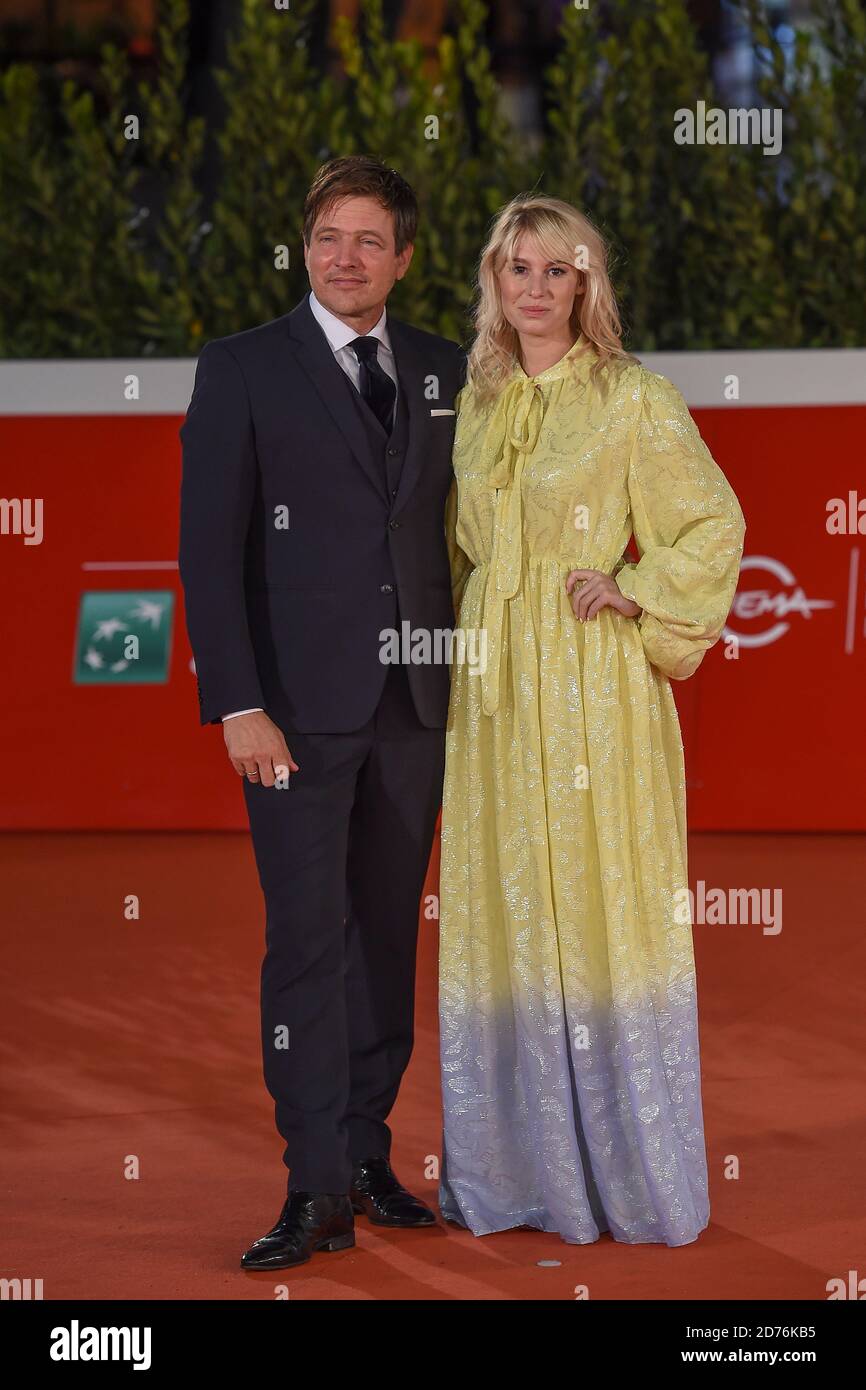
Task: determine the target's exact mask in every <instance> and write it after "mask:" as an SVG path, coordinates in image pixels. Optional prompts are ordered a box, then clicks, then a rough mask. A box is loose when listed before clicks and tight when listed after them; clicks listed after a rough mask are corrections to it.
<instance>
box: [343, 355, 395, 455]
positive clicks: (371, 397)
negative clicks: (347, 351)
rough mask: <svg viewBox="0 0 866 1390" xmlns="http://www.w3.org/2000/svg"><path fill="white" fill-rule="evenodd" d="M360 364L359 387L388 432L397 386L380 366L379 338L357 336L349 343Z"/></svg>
mask: <svg viewBox="0 0 866 1390" xmlns="http://www.w3.org/2000/svg"><path fill="white" fill-rule="evenodd" d="M349 347H350V348H351V349H352V351H353V352H354V354H355V356H356V357H357V359H358V363H359V366H360V373H359V380H358V389H359V390H360V392H361V396H362V398H363V399H364V400H365V401H366V402H367V404H368V406H369V407H370V409H371V410H372V412H373V414H374V415H375V416H376V419H377V420H378V421H379V424H380V425H381V426H382V428H383V429H384V430H385V432H386V434H387V433H388V432H389V431H390V429H391V412H392V410H393V409H394V401H395V399H396V396H397V388H396V387H395V385H394V383H393V381H392V380H391V378H390V377H389V375H388V373H387V372H384V371H383V370H382V368H381V367H380V366H379V359H378V357H377V355H376V354H377V352H378V349H379V339H378V338H355V339H354V341H353V342H351V343H350V344H349Z"/></svg>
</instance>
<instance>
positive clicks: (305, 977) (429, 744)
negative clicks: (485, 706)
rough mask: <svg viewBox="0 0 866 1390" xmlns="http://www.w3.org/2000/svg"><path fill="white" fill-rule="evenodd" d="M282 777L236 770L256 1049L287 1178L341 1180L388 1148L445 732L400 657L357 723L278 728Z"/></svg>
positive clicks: (309, 1183) (301, 1185)
mask: <svg viewBox="0 0 866 1390" xmlns="http://www.w3.org/2000/svg"><path fill="white" fill-rule="evenodd" d="M286 737H287V743H288V746H289V749H290V751H291V754H292V757H293V758H294V760H295V762H296V763H297V764H298V766H299V768H300V771H298V772H295V773H292V774H291V777H290V779H289V786H288V787H287V788H285V789H278V788H276V787H263V786H262V785H261V784H259V783H253V782H249V781H248V780H247V779H246V778H244V796H245V799H246V804H247V812H248V815H249V821H250V830H251V832H252V839H253V849H254V852H255V858H256V866H257V868H258V873H259V881H260V883H261V886H262V891H263V893H264V898H265V910H266V926H265V946H266V950H265V957H264V961H263V963H262V972H261V1022H262V1057H263V1063H264V1076H265V1084H266V1085H267V1088H268V1090H269V1092H270V1094H271V1096H272V1097H273V1099H274V1106H275V1118H276V1125H277V1129H278V1131H279V1133H280V1134H281V1136H282V1138H283V1139H284V1141H285V1150H284V1154H283V1161H284V1163H285V1164H286V1167H287V1168H288V1169H289V1183H288V1186H289V1190H290V1191H291V1190H296V1191H309V1192H333V1193H338V1192H348V1190H349V1186H350V1178H351V1171H352V1166H353V1164H355V1163H358V1162H359V1161H361V1160H362V1159H366V1158H372V1157H374V1156H379V1155H381V1156H384V1157H386V1158H387V1157H388V1156H389V1154H390V1148H391V1133H390V1130H389V1128H388V1126H387V1124H386V1119H387V1117H388V1114H389V1112H390V1110H391V1108H392V1106H393V1104H394V1101H395V1099H396V1096H397V1091H398V1088H399V1085H400V1080H401V1078H402V1076H403V1072H404V1071H405V1069H406V1066H407V1063H408V1061H409V1057H410V1055H411V1052H412V1044H413V1027H414V1004H415V955H416V947H417V935H418V915H419V905H420V898H421V892H422V889H423V886H424V878H425V875H426V871H427V864H428V860H429V857H430V848H431V845H432V841H433V831H434V829H435V824H436V816H437V814H438V811H439V807H440V804H441V795H442V778H443V772H444V762H445V730H444V729H428V728H425V727H424V726H423V725H422V724H421V723H420V722H419V720H418V716H417V714H416V712H415V706H414V703H413V701H412V696H411V693H410V690H409V683H408V680H407V677H406V669H405V667H404V666H402V665H392V666H389V668H388V675H387V677H386V680H385V685H384V689H383V693H382V696H381V698H380V700H379V704H378V706H377V708H376V710H375V712H374V714H373V716H372V718H370V719H369V720H368V721H367V723H366V724H364V725H363V727H362V728H360V729H357V730H355V731H353V732H351V733H338V734H327V733H325V734H297V733H294V734H287V736H286Z"/></svg>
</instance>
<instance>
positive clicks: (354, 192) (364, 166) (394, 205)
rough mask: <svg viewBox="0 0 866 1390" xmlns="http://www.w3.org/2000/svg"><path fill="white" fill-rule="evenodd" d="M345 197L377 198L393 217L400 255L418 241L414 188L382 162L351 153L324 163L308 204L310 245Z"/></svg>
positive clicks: (306, 227)
mask: <svg viewBox="0 0 866 1390" xmlns="http://www.w3.org/2000/svg"><path fill="white" fill-rule="evenodd" d="M343 198H375V199H376V202H377V203H380V204H381V206H382V207H383V208H385V210H386V211H387V212H390V214H391V220H392V222H393V224H394V248H395V250H396V252H397V255H398V256H399V254H400V252H401V251H402V250H403V249H404V247H406V246H408V245H409V243H410V242H413V241H414V240H415V234H416V232H417V230H418V200H417V198H416V197H415V194H414V192H413V191H412V188H411V187H410V186H409V184H408V183H407V182H406V180H405V179H404V178H403V177H402V175H401V174H398V173H397V170H396V169H389V168H388V167H387V165H385V164H383V163H382V161H381V160H380V159H373V157H372V156H371V155H366V154H349V155H343V156H342V157H341V158H340V159H329V160H328V162H327V164H323V165H322V167H321V169H319V171H318V173H317V174H316V177H315V178H314V179H313V183H312V186H311V188H310V191H309V193H308V194H307V196H306V199H305V201H304V241H305V243H306V244H307V246H309V244H310V237H311V236H312V234H313V227H314V226H315V224H316V222H317V221H318V219H319V218H320V217H321V216H322V214H323V213H325V212H327V211H328V209H329V208H331V207H333V205H334V204H335V203H337V202H340V201H342V199H343Z"/></svg>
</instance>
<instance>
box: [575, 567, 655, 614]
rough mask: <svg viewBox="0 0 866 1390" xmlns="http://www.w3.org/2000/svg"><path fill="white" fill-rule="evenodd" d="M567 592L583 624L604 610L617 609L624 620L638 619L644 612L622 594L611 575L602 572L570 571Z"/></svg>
mask: <svg viewBox="0 0 866 1390" xmlns="http://www.w3.org/2000/svg"><path fill="white" fill-rule="evenodd" d="M581 581H582V582H581ZM578 584H579V585H580V587H579V588H578V587H577V586H578ZM565 591H566V593H567V594H569V595H570V596H571V606H572V608H573V609H574V616H575V617H576V618H579V619H580V621H581V622H586V620H587V619H588V618H594V617H595V616H596V615H597V614H598V613H600V612H601V610H602V608H615V609H616V611H617V613H622V615H623V617H624V618H637V617H639V616H640V614H641V613H642V612H643V609H642V608H641V607H640V606H639V605H638V604H636V603H634V602H633V601H632V600H631V599H630V598H626V596H625V594H623V593H621V592H620V589H619V586H618V584H617V583H616V582H615V581H614V580H613V579H611V577H610V575H609V574H603V573H602V571H601V570H570V571H569V574H568V578H567V579H566V581H565Z"/></svg>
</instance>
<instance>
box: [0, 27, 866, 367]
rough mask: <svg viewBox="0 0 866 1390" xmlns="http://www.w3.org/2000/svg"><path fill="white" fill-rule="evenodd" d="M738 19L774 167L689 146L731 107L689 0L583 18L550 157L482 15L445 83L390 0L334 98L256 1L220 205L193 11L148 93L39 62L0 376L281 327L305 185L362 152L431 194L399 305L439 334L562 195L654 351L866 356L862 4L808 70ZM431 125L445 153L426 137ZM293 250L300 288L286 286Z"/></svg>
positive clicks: (24, 74)
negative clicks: (528, 213)
mask: <svg viewBox="0 0 866 1390" xmlns="http://www.w3.org/2000/svg"><path fill="white" fill-rule="evenodd" d="M743 4H744V6H745V8H746V10H747V11H748V12H749V19H750V23H751V24H752V32H753V34H754V36H755V39H756V42H757V43H758V44H760V45H761V46H762V52H763V57H764V78H763V99H764V101H765V102H766V103H767V104H768V105H770V106H772V107H780V108H782V109H783V111H784V147H783V152H782V154H781V155H780V156H779V157H777V158H770V157H766V156H764V154H763V153H762V151H761V148H760V147H759V146H738V145H717V146H709V145H678V144H677V143H676V142H675V141H674V138H673V129H674V111H675V110H676V109H677V108H679V107H689V108H694V106H695V103H696V101H697V100H698V99H702V100H705V101H706V102H707V105H708V106H712V105H714V104H719V100H720V99H719V97H718V95H717V94H715V93H714V91H713V87H712V82H711V78H710V75H709V70H708V63H707V59H706V56H705V54H704V53H703V52H702V50H701V49H700V47H699V45H698V42H697V39H696V35H695V31H694V28H693V26H692V23H691V21H690V19H689V17H688V12H687V8H686V4H685V0H608V3H607V4H606V5H605V6H601V5H600V4H598V3H596V0H590V3H589V6H588V8H587V9H585V10H581V9H576V8H574V7H567V8H566V9H565V11H564V16H563V24H562V31H561V36H560V44H559V48H558V53H557V57H556V59H555V61H554V63H553V65H552V67H551V68H550V69H549V71H548V72H547V74H546V76H545V86H544V111H545V121H544V127H545V131H544V135H543V137H542V138H541V139H540V140H535V141H532V142H529V141H525V140H524V141H521V140H520V139H519V138H518V137H517V136H516V135H515V133H514V132H513V131H512V130H511V129H510V128H509V126H508V124H507V122H506V120H505V119H504V118H503V116H502V114H501V106H500V100H499V92H498V88H497V84H496V81H495V79H494V77H493V74H492V72H491V68H490V62H489V57H488V54H487V51H486V48H485V45H484V40H483V34H484V25H485V6H484V4H483V3H482V0H462V3H460V4H459V6H457V7H456V9H457V10H458V12H459V25H458V28H457V30H456V33H455V34H454V36H449V37H446V38H443V39H442V41H441V42H440V45H439V53H438V62H437V63H436V64H435V65H430V64H427V63H425V62H424V59H423V55H422V54H421V52H420V51H419V49H418V46H417V45H415V44H408V43H399V42H395V41H393V40H392V39H391V38H390V37H389V36H388V34H387V32H386V28H385V25H384V22H383V17H382V6H381V0H368V3H367V4H366V6H365V9H364V16H363V25H362V32H360V33H359V32H357V31H355V30H353V29H352V28H351V27H350V26H349V25H348V24H346V23H344V24H343V26H342V27H341V28H340V29H339V32H338V38H337V41H338V45H339V51H340V56H341V71H340V73H339V75H338V76H336V77H328V76H325V75H324V74H323V73H322V72H320V71H318V70H316V68H315V66H314V64H313V61H312V58H311V56H310V47H309V40H310V25H311V20H312V16H313V10H314V7H315V0H293V4H292V7H291V9H290V10H289V11H286V12H282V11H281V12H278V11H275V10H273V9H270V8H269V7H268V6H265V5H263V4H262V3H261V0H240V3H239V6H238V21H237V25H236V30H235V33H234V38H233V41H232V44H231V46H230V49H229V53H228V57H227V62H226V65H225V69H224V71H222V72H221V73H220V74H219V83H220V87H221V91H222V95H223V99H224V104H225V120H224V122H223V124H222V125H221V128H220V130H219V132H218V133H217V135H216V139H217V143H218V147H219V152H220V168H221V175H220V178H219V182H218V187H217V191H216V196H215V198H214V200H213V204H212V206H211V207H209V208H208V209H206V210H205V209H204V207H203V204H202V199H201V191H200V190H201V169H202V157H203V150H204V143H205V139H204V138H205V131H204V130H203V128H202V122H201V121H200V120H193V119H190V118H189V117H188V116H187V114H186V111H185V106H186V103H185V100H184V91H185V83H186V52H185V33H186V24H187V8H186V3H185V0H165V3H163V5H162V14H163V19H162V24H161V29H160V36H159V49H160V60H159V66H158V79H157V81H156V82H155V83H153V84H150V85H146V86H139V85H137V84H133V83H132V82H131V80H130V76H129V73H128V70H127V68H126V64H125V60H124V58H123V56H122V55H121V54H120V53H118V52H117V51H116V50H112V49H110V48H106V49H105V50H103V55H104V62H103V67H102V71H101V76H100V93H99V100H98V102H97V101H94V98H93V95H92V94H91V93H90V92H87V91H81V90H78V89H77V88H76V87H75V85H74V84H72V83H68V82H67V83H66V84H65V85H64V86H63V87H62V89H61V91H60V92H59V93H58V92H57V91H56V90H55V89H54V88H53V87H51V86H50V85H49V82H48V78H47V77H46V76H45V75H44V74H41V73H40V72H39V71H37V70H36V69H35V68H33V67H31V66H27V65H16V66H14V67H12V68H10V69H9V70H8V71H7V72H6V74H5V76H4V78H3V81H2V87H0V356H5V357H76V356H91V357H100V356H110V355H125V354H134V355H138V354H154V355H160V356H170V355H185V354H188V353H195V352H196V351H197V350H198V348H199V347H200V346H201V344H202V342H204V341H205V340H206V339H208V338H212V337H214V336H217V335H219V334H224V333H230V332H234V331H235V330H238V329H241V328H244V327H247V326H249V325H251V324H255V323H260V322H262V321H264V320H266V319H269V318H273V317H275V316H277V315H278V314H281V313H283V312H285V311H286V309H287V308H289V307H291V306H292V305H293V304H294V303H295V302H296V301H297V299H298V298H300V296H301V295H302V294H303V292H304V291H305V289H306V287H307V281H306V275H305V272H304V266H303V255H302V249H301V238H300V212H301V205H302V202H303V196H304V193H305V190H306V188H307V185H308V183H309V181H310V178H311V176H312V174H313V173H314V171H315V169H316V167H317V166H318V165H319V163H320V162H321V161H322V160H323V159H325V158H328V157H330V156H331V155H333V154H339V153H351V152H355V151H366V152H369V153H373V154H377V155H380V156H381V157H382V158H384V159H386V160H387V161H388V162H390V163H393V164H395V165H396V166H397V167H398V168H400V170H401V171H402V172H403V173H404V174H405V175H406V177H407V178H408V179H409V180H410V181H411V182H412V183H413V185H414V186H415V187H416V189H417V191H418V194H419V198H420V201H421V206H422V227H421V232H420V234H419V239H418V244H417V248H416V253H415V260H414V263H413V266H412V268H411V270H410V273H409V275H408V276H407V278H406V280H405V281H403V282H402V283H401V284H400V285H399V286H398V287H397V289H396V290H395V295H394V299H393V303H394V308H395V312H397V313H402V314H404V315H406V316H408V317H410V318H411V319H412V320H413V322H415V323H417V324H419V325H420V326H422V327H427V328H431V329H434V330H438V331H440V332H442V333H446V334H448V335H449V336H451V337H458V338H465V337H466V336H467V333H468V317H467V312H468V308H469V306H470V304H471V301H472V294H473V276H474V270H475V265H476V262H477V257H478V253H479V250H480V247H481V245H482V243H483V240H484V236H485V231H486V228H487V227H488V225H489V221H490V218H491V216H492V214H493V213H494V212H495V211H496V210H497V208H499V207H500V206H501V205H502V203H503V202H505V201H506V200H507V199H508V198H509V197H510V196H512V195H513V194H514V193H516V192H519V191H522V190H525V189H528V188H540V189H543V190H544V191H545V192H548V193H553V194H556V195H558V196H560V197H564V198H567V199H569V200H570V201H572V202H575V203H577V204H578V205H580V206H583V207H584V208H586V209H587V210H588V211H589V213H590V214H591V215H592V216H593V217H594V218H595V220H596V221H597V222H598V223H600V225H601V226H602V227H603V229H604V230H605V231H606V233H607V235H608V236H609V237H610V238H611V239H612V242H613V245H614V248H615V272H614V278H615V282H616V286H617V290H618V292H619V295H620V298H621V303H622V306H623V311H624V317H625V321H626V324H627V327H628V340H629V344H630V346H632V347H633V348H634V349H636V350H645V351H646V350H653V349H656V350H658V349H665V348H669V349H680V348H698V349H703V348H723V347H728V346H737V347H746V348H759V347H806V346H810V347H811V346H859V345H862V344H864V343H866V167H864V158H863V146H864V138H866V137H864V132H866V17H864V12H863V10H862V8H861V6H860V4H859V0H826V3H825V4H823V5H821V6H817V5H816V16H815V27H814V29H813V31H812V33H811V35H810V34H807V33H799V34H798V36H797V43H796V51H795V55H794V59H793V62H792V63H791V64H789V70H788V71H787V73H786V72H785V62H784V57H783V54H782V52H781V50H780V49H779V47H778V45H777V44H776V43H775V41H774V40H773V39H772V37H771V35H770V33H769V31H768V30H767V28H766V25H765V22H764V18H763V13H762V8H761V0H743ZM602 12H603V16H604V17H603V22H602V18H601V16H602ZM816 40H818V42H816ZM431 67H435V70H434V71H433V72H432V73H431V71H430V68H431ZM133 113H134V114H137V115H138V117H139V119H140V134H139V138H138V139H134V140H129V139H127V138H125V133H124V129H125V121H126V118H127V117H128V116H129V115H130V114H133ZM434 117H435V118H436V120H437V121H438V138H436V139H430V138H426V137H427V135H429V134H431V133H432V131H433V128H434V121H433V120H432V119H431V118H434ZM145 190H146V192H145ZM148 204H152V206H149V205H148ZM283 244H285V245H286V246H287V247H288V248H289V268H288V269H277V268H276V266H275V247H277V246H279V245H283Z"/></svg>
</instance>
